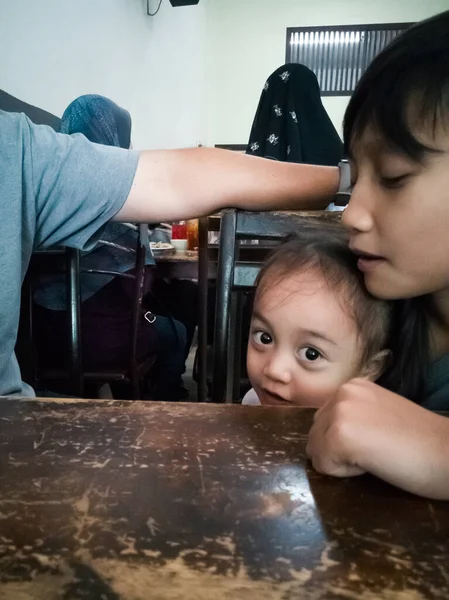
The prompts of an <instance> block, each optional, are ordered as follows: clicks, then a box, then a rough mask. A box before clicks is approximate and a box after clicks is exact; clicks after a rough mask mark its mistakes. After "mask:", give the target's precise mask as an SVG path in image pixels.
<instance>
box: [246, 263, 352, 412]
mask: <svg viewBox="0 0 449 600" xmlns="http://www.w3.org/2000/svg"><path fill="white" fill-rule="evenodd" d="M266 277H270V274H269V273H268V274H267V275H266ZM264 283H265V282H264ZM336 296H337V294H336V292H335V290H332V289H330V287H329V286H328V285H327V283H326V281H325V279H324V277H323V275H321V274H319V273H314V272H312V271H307V272H305V273H296V274H292V275H289V276H287V277H285V278H283V279H280V280H278V279H277V277H274V281H273V283H271V282H270V281H268V282H266V285H265V284H264V286H263V289H262V291H261V292H260V293H256V299H255V302H254V310H253V315H252V320H251V331H250V339H249V344H248V355H247V367H248V375H249V379H250V381H251V385H252V386H253V388H254V390H255V391H256V393H257V396H258V397H259V399H260V402H261V404H263V405H274V404H277V405H284V406H288V405H298V406H314V407H319V406H322V405H323V404H325V402H327V401H328V400H330V399H331V398H333V396H334V394H335V393H336V391H337V390H338V388H339V387H340V385H341V384H342V383H345V382H346V381H348V380H349V379H351V378H353V377H356V376H361V375H362V373H360V370H361V369H360V355H361V348H360V343H359V336H358V330H357V326H356V323H355V321H354V319H353V318H351V316H350V315H349V314H348V313H347V311H345V310H344V309H343V305H344V302H343V300H342V299H341V298H338V297H336Z"/></svg>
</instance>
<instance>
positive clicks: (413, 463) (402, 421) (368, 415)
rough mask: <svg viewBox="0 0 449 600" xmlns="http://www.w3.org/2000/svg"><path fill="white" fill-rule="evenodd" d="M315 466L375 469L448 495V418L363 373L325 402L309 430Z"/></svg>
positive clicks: (428, 493) (344, 472)
mask: <svg viewBox="0 0 449 600" xmlns="http://www.w3.org/2000/svg"><path fill="white" fill-rule="evenodd" d="M307 455H308V456H309V458H310V459H311V461H312V464H313V466H314V468H315V469H316V470H317V471H320V472H321V473H325V474H328V475H333V476H336V477H351V476H354V475H360V474H362V473H364V472H366V471H367V472H369V473H372V474H374V475H376V476H378V477H381V478H382V479H385V480H386V481H388V482H390V483H392V484H393V485H396V486H398V487H401V488H403V489H405V490H407V491H409V492H412V493H415V494H419V495H422V496H425V497H427V498H440V499H449V419H447V418H446V417H442V416H439V415H435V414H434V413H432V412H430V411H428V410H426V409H424V408H422V407H420V406H418V405H417V404H414V403H412V402H410V401H409V400H406V399H405V398H403V397H401V396H398V395H397V394H393V393H392V392H389V391H388V390H385V389H384V388H382V387H380V386H378V385H376V384H374V383H371V382H369V381H366V380H363V379H353V380H352V381H350V382H349V383H346V384H344V385H343V386H342V387H341V388H340V389H339V391H338V392H337V394H336V396H335V398H334V399H333V400H332V401H330V402H328V403H327V404H326V405H325V406H323V407H322V408H320V409H319V410H318V411H317V412H316V414H315V419H314V424H313V426H312V428H311V430H310V433H309V442H308V445H307Z"/></svg>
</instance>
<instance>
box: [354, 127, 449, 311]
mask: <svg viewBox="0 0 449 600" xmlns="http://www.w3.org/2000/svg"><path fill="white" fill-rule="evenodd" d="M422 141H423V142H424V143H425V144H426V145H429V146H431V147H432V148H436V149H438V150H439V151H440V152H435V153H433V152H430V153H428V154H427V156H426V157H425V158H424V160H423V161H422V162H420V163H418V162H415V161H413V160H412V159H410V158H409V157H407V156H405V155H403V154H398V153H394V152H392V151H391V149H388V147H387V146H386V144H385V142H384V141H383V140H382V139H380V138H379V137H378V136H376V135H375V134H374V132H373V131H372V130H369V129H368V130H367V131H366V132H365V133H364V135H363V136H362V137H361V139H360V140H359V141H358V142H357V143H355V144H354V148H353V156H352V161H351V163H352V164H351V169H352V174H353V184H354V188H353V193H352V196H351V200H350V202H349V205H348V207H347V208H346V210H345V212H344V214H343V222H344V223H345V225H346V226H347V227H348V228H349V229H350V247H351V249H352V250H353V251H354V252H355V253H356V254H357V253H360V254H361V255H362V256H361V258H360V260H359V268H360V270H361V271H363V273H364V277H365V284H366V286H367V288H368V290H369V291H370V292H371V293H372V294H373V295H374V296H377V297H378V298H385V299H397V298H411V297H414V296H421V295H424V294H442V297H445V296H446V294H447V292H448V291H449V130H448V131H446V133H445V134H443V133H442V132H441V133H440V135H439V136H438V137H437V138H436V139H431V140H429V139H426V137H425V136H422ZM364 253H366V254H367V255H368V256H363V255H364ZM370 255H371V256H370ZM446 304H448V303H447V301H446Z"/></svg>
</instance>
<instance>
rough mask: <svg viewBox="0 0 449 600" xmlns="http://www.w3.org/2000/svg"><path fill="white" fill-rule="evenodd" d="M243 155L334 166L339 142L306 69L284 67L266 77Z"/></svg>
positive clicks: (338, 157) (340, 148)
mask: <svg viewBox="0 0 449 600" xmlns="http://www.w3.org/2000/svg"><path fill="white" fill-rule="evenodd" d="M246 153H247V154H252V155H254V156H262V157H264V158H271V159H273V160H281V161H284V162H295V163H309V164H314V165H328V166H336V165H338V163H339V161H340V160H341V159H342V158H343V143H342V141H341V139H340V137H339V135H338V133H337V131H336V129H335V127H334V126H333V124H332V121H331V120H330V118H329V115H328V114H327V112H326V110H325V108H324V106H323V103H322V102H321V94H320V88H319V85H318V80H317V78H316V76H315V74H314V73H313V72H312V71H311V70H310V69H308V68H307V67H305V66H304V65H300V64H287V65H284V66H282V67H279V69H276V71H274V73H272V74H271V75H270V77H269V78H268V80H267V81H266V83H265V85H264V88H263V90H262V95H261V97H260V101H259V106H258V107H257V112H256V116H255V117H254V122H253V126H252V130H251V135H250V139H249V143H248V148H247V150H246Z"/></svg>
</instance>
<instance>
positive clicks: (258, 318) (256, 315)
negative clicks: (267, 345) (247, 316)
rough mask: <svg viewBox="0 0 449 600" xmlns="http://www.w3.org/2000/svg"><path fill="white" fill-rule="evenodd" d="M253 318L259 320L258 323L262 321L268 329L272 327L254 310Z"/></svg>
mask: <svg viewBox="0 0 449 600" xmlns="http://www.w3.org/2000/svg"><path fill="white" fill-rule="evenodd" d="M252 318H253V319H257V321H260V322H261V323H263V324H264V325H266V326H267V327H270V322H269V321H268V320H267V319H266V318H265V317H264V316H262V315H261V314H260V313H259V312H257V310H253V315H252Z"/></svg>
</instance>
